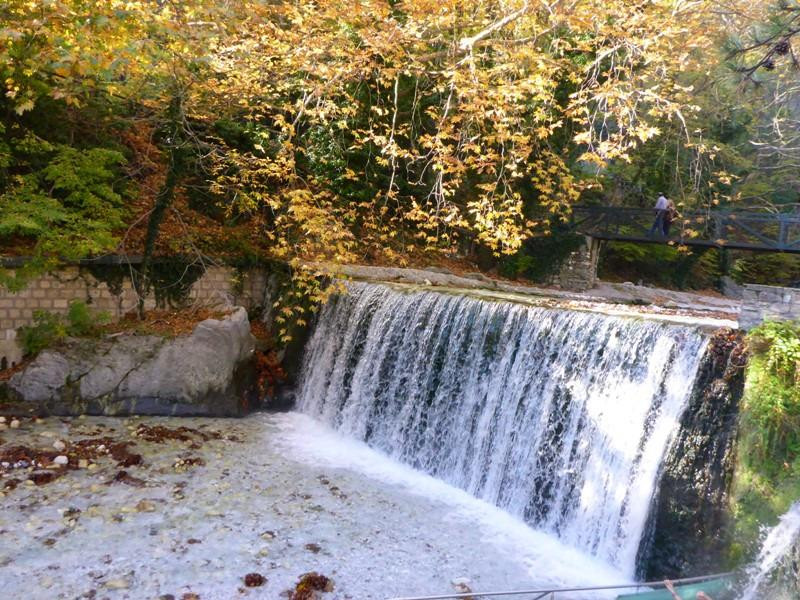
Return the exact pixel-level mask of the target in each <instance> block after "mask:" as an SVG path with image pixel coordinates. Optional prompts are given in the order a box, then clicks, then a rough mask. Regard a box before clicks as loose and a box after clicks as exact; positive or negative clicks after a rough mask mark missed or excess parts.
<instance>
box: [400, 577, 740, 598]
mask: <svg viewBox="0 0 800 600" xmlns="http://www.w3.org/2000/svg"><path fill="white" fill-rule="evenodd" d="M732 575H733V573H717V574H715V575H704V576H702V577H685V578H683V579H672V580H670V581H671V582H672V583H673V584H675V585H684V584H689V583H701V582H710V581H712V580H715V579H723V578H727V577H731V576H732ZM665 585H666V584H665V582H664V581H645V582H640V583H623V584H619V585H598V586H591V587H570V588H542V589H532V590H512V591H488V592H479V591H475V592H456V593H452V594H440V595H434V596H398V597H393V598H389V600H452V599H453V598H456V599H458V598H462V599H464V600H466V599H471V600H480V599H481V598H503V597H514V596H516V597H519V598H520V600H522V597H525V598H524V600H558V598H559V595H560V594H567V593H576V592H600V591H611V590H634V591H636V592H638V591H640V590H643V589H645V588H663V587H665Z"/></svg>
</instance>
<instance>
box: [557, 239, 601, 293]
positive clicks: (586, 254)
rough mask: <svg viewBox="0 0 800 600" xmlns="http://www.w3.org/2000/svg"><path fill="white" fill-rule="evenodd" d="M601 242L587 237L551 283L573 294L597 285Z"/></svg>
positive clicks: (566, 260)
mask: <svg viewBox="0 0 800 600" xmlns="http://www.w3.org/2000/svg"><path fill="white" fill-rule="evenodd" d="M599 256H600V241H599V240H596V239H594V238H592V237H590V236H586V238H585V240H584V243H583V244H581V247H580V248H579V249H577V250H575V251H574V252H572V253H571V254H570V255H569V256H568V257H567V258H566V259H565V260H564V262H563V263H562V264H561V267H560V269H559V272H558V273H557V274H556V275H555V276H554V277H552V278H551V280H550V283H553V284H556V285H558V286H559V287H560V288H561V289H564V290H569V291H573V292H583V291H586V290H589V289H591V288H593V287H594V286H595V284H596V283H597V262H598V260H599Z"/></svg>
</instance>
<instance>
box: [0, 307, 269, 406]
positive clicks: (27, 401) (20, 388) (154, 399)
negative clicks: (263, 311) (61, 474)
mask: <svg viewBox="0 0 800 600" xmlns="http://www.w3.org/2000/svg"><path fill="white" fill-rule="evenodd" d="M253 349H254V343H253V337H252V335H251V334H250V323H249V321H248V318H247V312H246V311H245V310H244V308H237V309H235V310H234V311H233V312H232V313H231V314H230V315H228V316H226V317H225V318H224V319H222V320H217V319H208V320H206V321H203V322H201V323H199V324H198V325H197V326H196V327H195V329H194V331H192V333H191V334H190V335H188V336H181V337H178V338H175V339H165V338H162V337H158V336H137V335H120V336H117V337H115V338H106V339H102V340H94V339H75V340H71V341H69V342H68V343H67V344H66V345H64V346H63V347H60V348H58V349H53V350H45V351H43V352H42V353H41V354H40V355H39V356H38V357H37V358H36V359H35V360H34V361H33V362H32V363H31V364H30V365H29V366H28V368H26V369H25V370H24V371H22V372H20V373H17V374H16V375H14V376H13V377H12V378H11V380H10V381H9V383H8V389H9V393H8V395H9V396H10V397H11V398H10V399H11V400H12V401H16V402H14V404H17V406H19V405H23V406H26V407H27V408H28V409H29V410H32V411H36V412H39V413H44V414H54V415H70V414H95V415H124V414H147V415H186V416H188V415H192V416H238V415H242V414H246V413H247V412H248V410H249V409H250V408H251V407H253V406H254V405H255V404H256V403H257V396H256V394H255V385H254V384H255V379H254V374H253V372H252V369H253V366H252V355H253Z"/></svg>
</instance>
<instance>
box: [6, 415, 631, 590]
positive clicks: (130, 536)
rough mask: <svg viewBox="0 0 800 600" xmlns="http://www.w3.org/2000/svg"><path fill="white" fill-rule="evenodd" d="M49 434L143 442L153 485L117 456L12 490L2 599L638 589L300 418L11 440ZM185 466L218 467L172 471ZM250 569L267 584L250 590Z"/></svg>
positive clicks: (102, 424) (85, 427)
mask: <svg viewBox="0 0 800 600" xmlns="http://www.w3.org/2000/svg"><path fill="white" fill-rule="evenodd" d="M130 424H137V425H138V424H151V425H152V424H158V425H164V426H167V427H178V426H188V427H191V428H199V429H201V430H203V431H205V432H208V433H211V432H217V433H219V434H221V435H222V436H223V437H224V438H230V439H219V440H215V439H211V440H209V441H206V442H204V443H202V444H201V447H199V448H191V447H190V444H188V443H184V442H176V441H168V442H166V443H164V444H153V443H147V442H145V441H143V440H141V439H140V438H135V437H131V435H130V430H129V429H128V427H127V425H130ZM43 433H47V434H48V435H50V434H53V433H55V434H56V435H57V436H58V437H59V438H60V439H65V440H71V441H75V440H78V439H81V438H85V437H87V436H96V435H104V436H105V435H108V436H112V437H113V438H114V439H115V440H120V441H132V442H134V443H135V444H136V446H135V451H136V452H139V453H141V454H142V456H143V464H142V465H139V466H133V467H129V468H127V469H126V470H127V471H128V473H129V474H130V475H131V476H132V477H135V478H137V479H140V480H141V481H142V484H141V485H142V486H143V487H138V486H132V485H126V484H125V483H120V482H114V481H113V479H114V476H115V474H116V473H117V472H118V471H119V467H117V466H115V465H114V464H113V461H111V460H110V459H109V460H107V461H100V463H99V464H98V468H96V469H94V470H88V469H80V470H76V471H70V472H69V473H68V474H67V475H65V476H64V477H62V478H61V479H58V480H57V481H55V482H54V483H51V484H49V485H45V486H41V487H36V486H31V487H29V486H25V485H20V486H19V487H18V488H17V489H15V490H13V491H9V492H8V495H7V496H6V497H4V498H3V499H2V501H3V510H2V511H0V531H2V534H1V535H0V581H2V594H0V596H1V597H3V598H14V599H16V598H20V599H21V598H25V599H26V600H54V599H75V598H91V597H97V598H110V599H111V600H121V599H126V598H127V599H131V600H139V599H144V598H158V597H159V596H161V595H164V594H171V595H173V596H174V597H176V598H181V596H183V595H184V594H187V593H196V594H197V595H199V597H200V598H201V599H202V600H230V599H231V598H239V597H246V598H252V599H264V600H273V599H275V598H281V597H283V596H282V594H283V592H284V591H285V590H287V589H289V588H291V587H292V586H293V585H294V583H295V582H296V581H297V579H298V577H299V576H300V575H302V574H303V573H306V572H309V571H317V572H320V573H324V574H325V575H327V576H330V577H331V578H332V579H333V580H334V584H335V589H334V591H333V593H332V594H329V595H325V598H326V599H330V600H381V599H386V598H391V597H396V596H412V595H423V594H437V593H438V594H442V593H448V592H452V591H453V588H452V585H451V582H452V580H453V579H456V578H468V579H469V580H470V581H471V584H470V585H471V586H472V588H473V589H475V590H498V589H525V588H528V589H530V588H534V587H542V586H556V585H565V584H569V585H575V584H581V583H586V584H595V585H596V584H603V583H607V584H618V583H624V582H625V580H626V578H625V576H624V574H622V573H620V572H619V571H618V570H616V569H613V568H612V567H609V566H608V565H605V564H604V563H603V562H602V561H599V560H597V559H596V558H593V557H591V556H588V555H586V554H585V553H582V552H580V551H578V550H576V549H574V548H570V547H568V546H566V545H564V544H563V543H561V542H559V541H558V540H557V539H556V538H554V537H553V536H548V535H546V534H543V533H541V532H536V531H533V530H532V529H530V528H529V527H528V526H526V525H525V524H524V523H522V522H521V521H519V520H518V519H515V518H513V517H511V516H510V515H509V514H508V513H506V512H504V511H502V510H500V509H498V508H496V507H494V506H492V505H490V504H488V503H486V502H483V501H481V500H477V499H475V498H473V497H472V496H470V495H469V494H467V493H466V492H464V491H462V490H459V489H456V488H454V487H452V486H449V485H447V484H445V483H443V482H441V481H438V480H436V479H434V478H432V477H430V476H427V475H425V474H423V473H420V472H417V471H414V470H413V469H411V468H410V467H408V466H406V465H402V464H400V463H398V462H397V461H396V460H393V459H391V458H389V457H387V456H385V455H384V454H382V453H380V452H378V451H375V450H372V449H370V448H369V447H367V446H366V445H365V444H363V443H361V442H357V441H354V440H351V439H347V438H345V437H343V436H342V435H341V434H339V433H337V432H335V431H332V430H331V429H329V428H328V427H326V426H324V425H321V424H320V423H318V422H315V421H314V420H312V419H311V418H309V417H307V416H305V415H301V414H298V413H288V414H284V415H265V414H261V415H253V416H251V417H248V418H246V419H241V420H235V419H194V418H191V419H181V420H180V421H178V422H176V421H175V420H174V419H168V418H143V419H135V420H125V421H123V420H120V419H113V418H89V419H85V420H78V419H74V420H61V419H47V420H45V421H44V422H43V423H41V424H33V423H27V422H26V423H25V424H24V425H23V427H22V428H21V429H19V430H10V431H7V432H4V435H3V438H4V442H5V443H6V444H12V445H13V444H34V445H35V444H39V443H43V444H44V445H48V444H49V443H50V442H51V440H52V439H53V438H52V437H44V436H42V434H43ZM42 440H44V442H41V441H42ZM187 454H189V455H191V456H194V457H197V458H201V459H202V460H203V461H204V463H205V464H197V465H196V466H194V467H191V468H188V469H186V470H184V469H176V468H174V466H173V465H174V464H175V461H176V459H177V458H178V457H185V456H187ZM143 502H144V503H146V504H147V505H149V508H147V507H145V508H144V509H143V508H142V507H143V504H142V503H143ZM68 515H69V516H68ZM251 572H258V573H261V574H263V575H264V576H265V577H266V578H267V582H266V583H265V584H264V586H263V587H259V588H250V589H246V590H245V591H241V589H243V578H244V576H245V574H247V573H251ZM579 597H580V596H576V595H573V596H566V598H570V599H571V598H579ZM589 597H590V598H592V599H595V598H603V597H606V596H598V595H596V594H592V595H591V596H589ZM608 597H610V598H613V597H614V595H613V594H611V595H609V596H608Z"/></svg>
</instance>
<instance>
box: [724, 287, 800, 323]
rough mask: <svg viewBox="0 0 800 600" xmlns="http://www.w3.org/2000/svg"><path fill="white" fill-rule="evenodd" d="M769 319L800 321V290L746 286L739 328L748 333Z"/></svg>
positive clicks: (743, 293)
mask: <svg viewBox="0 0 800 600" xmlns="http://www.w3.org/2000/svg"><path fill="white" fill-rule="evenodd" d="M767 319H770V320H774V321H791V320H794V319H800V289H798V288H784V287H774V286H770V285H752V284H746V285H745V286H744V290H743V292H742V308H741V312H740V313H739V328H740V329H743V330H745V331H747V330H749V329H752V328H753V327H756V326H758V325H760V324H761V323H763V322H764V321H765V320H767Z"/></svg>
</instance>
